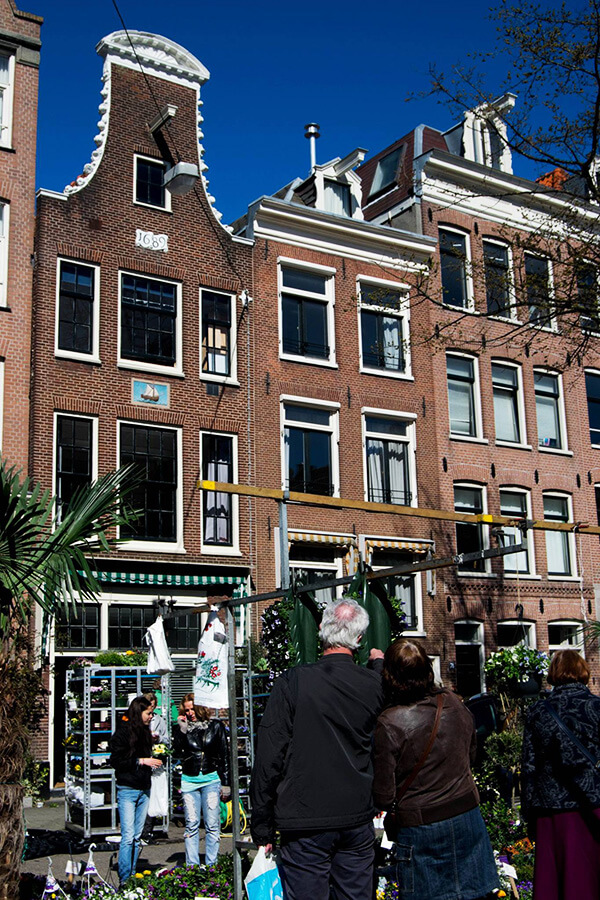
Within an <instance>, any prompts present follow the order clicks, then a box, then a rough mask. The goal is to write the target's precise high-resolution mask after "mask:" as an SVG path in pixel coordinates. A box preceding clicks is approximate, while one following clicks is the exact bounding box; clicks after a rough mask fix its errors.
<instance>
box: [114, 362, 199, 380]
mask: <svg viewBox="0 0 600 900" xmlns="http://www.w3.org/2000/svg"><path fill="white" fill-rule="evenodd" d="M117 369H127V371H129V372H140V373H141V374H142V375H144V376H146V375H160V376H163V377H164V376H165V375H167V376H169V377H170V378H185V373H184V372H182V371H181V369H172V368H169V367H168V366H153V365H151V364H149V363H141V362H135V361H134V360H131V362H129V361H126V360H124V359H120V360H119V361H118V363H117Z"/></svg>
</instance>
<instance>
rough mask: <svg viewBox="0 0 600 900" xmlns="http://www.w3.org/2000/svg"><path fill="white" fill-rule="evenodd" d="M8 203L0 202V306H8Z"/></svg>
mask: <svg viewBox="0 0 600 900" xmlns="http://www.w3.org/2000/svg"><path fill="white" fill-rule="evenodd" d="M9 228H10V203H7V202H6V201H1V202H0V307H7V306H8V247H9V240H8V238H9V234H10V231H9Z"/></svg>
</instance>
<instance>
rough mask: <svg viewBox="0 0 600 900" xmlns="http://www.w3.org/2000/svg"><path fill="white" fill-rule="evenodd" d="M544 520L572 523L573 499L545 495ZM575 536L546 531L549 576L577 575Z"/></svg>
mask: <svg viewBox="0 0 600 900" xmlns="http://www.w3.org/2000/svg"><path fill="white" fill-rule="evenodd" d="M544 519H547V520H548V521H549V522H570V521H572V516H571V498H570V497H569V496H568V494H544ZM574 539H575V536H574V534H573V533H572V532H569V531H546V560H547V566H548V575H554V576H557V577H560V576H570V575H575V574H576V572H575V545H574Z"/></svg>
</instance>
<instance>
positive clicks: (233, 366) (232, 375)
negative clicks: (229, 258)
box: [199, 287, 240, 387]
mask: <svg viewBox="0 0 600 900" xmlns="http://www.w3.org/2000/svg"><path fill="white" fill-rule="evenodd" d="M204 291H209V292H210V293H211V294H220V295H221V296H222V297H228V298H229V303H230V307H229V308H230V316H231V325H230V328H229V375H219V374H218V373H217V372H205V371H204V370H203V368H202V361H203V348H202V329H203V321H204V319H203V295H204ZM236 301H237V296H236V294H235V293H232V292H231V291H221V290H218V289H216V288H210V287H201V288H200V343H199V346H200V359H199V365H200V380H201V381H213V382H217V383H218V384H228V385H233V386H234V387H239V384H240V383H239V381H238V372H237V302H236Z"/></svg>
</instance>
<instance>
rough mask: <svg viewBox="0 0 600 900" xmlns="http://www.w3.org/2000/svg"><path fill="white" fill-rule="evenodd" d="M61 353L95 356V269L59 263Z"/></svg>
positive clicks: (59, 347)
mask: <svg viewBox="0 0 600 900" xmlns="http://www.w3.org/2000/svg"><path fill="white" fill-rule="evenodd" d="M58 279H59V288H58V341H57V347H58V350H64V351H68V352H69V353H83V354H90V355H91V354H93V353H94V350H95V348H94V325H95V323H94V297H95V291H96V269H95V268H93V267H92V266H84V265H82V264H81V263H72V262H66V260H60V261H59V268H58Z"/></svg>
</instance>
